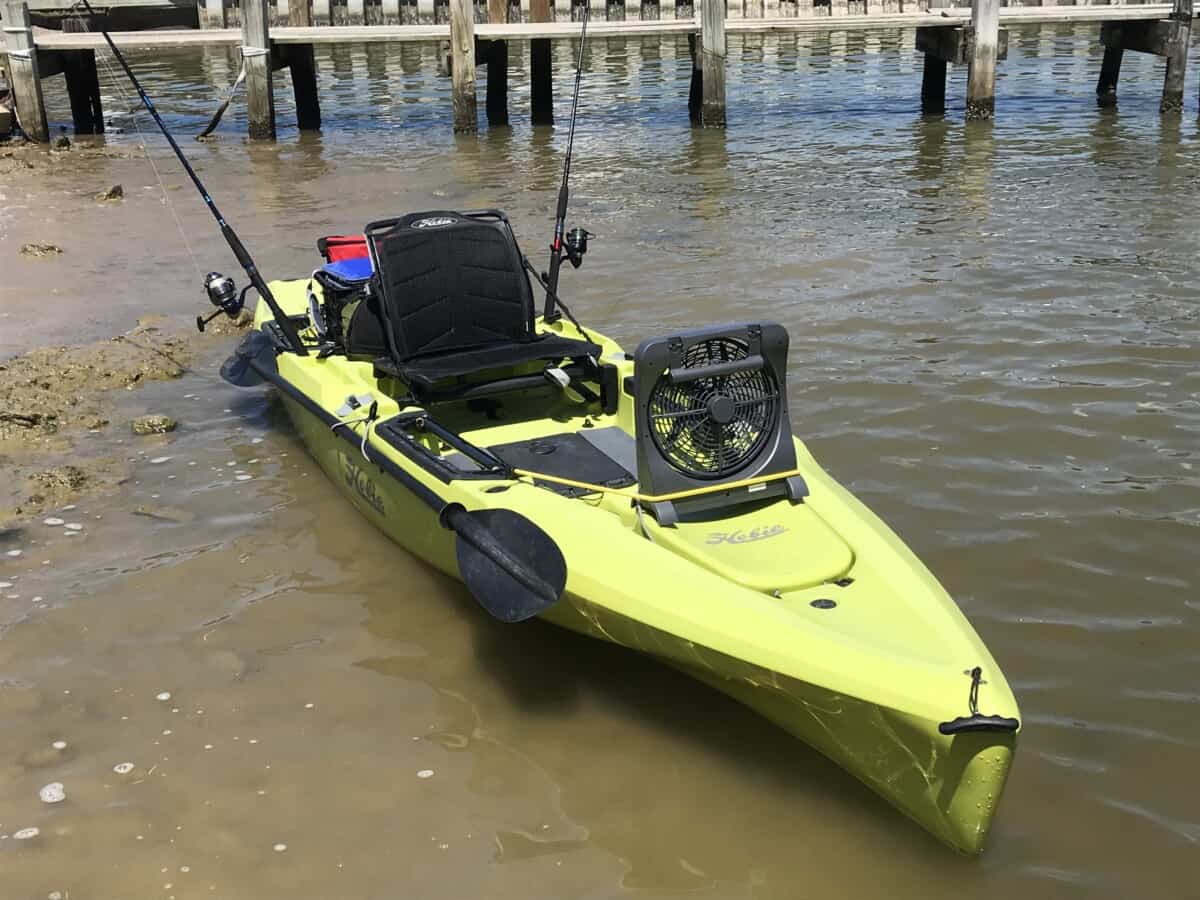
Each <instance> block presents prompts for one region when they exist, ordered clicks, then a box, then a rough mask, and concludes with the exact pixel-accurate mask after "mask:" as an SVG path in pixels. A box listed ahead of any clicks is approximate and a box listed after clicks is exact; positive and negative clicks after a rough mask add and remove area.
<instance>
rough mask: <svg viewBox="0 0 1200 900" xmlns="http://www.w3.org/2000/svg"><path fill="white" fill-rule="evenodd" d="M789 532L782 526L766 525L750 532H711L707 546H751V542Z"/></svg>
mask: <svg viewBox="0 0 1200 900" xmlns="http://www.w3.org/2000/svg"><path fill="white" fill-rule="evenodd" d="M785 531H787V529H786V528H784V527H783V526H782V525H764V526H763V527H762V528H751V529H750V530H749V531H742V529H740V528H739V529H737V531H711V532H709V534H708V539H707V540H706V541H705V542H704V543H706V544H749V543H750V542H751V541H765V540H766V539H767V538H773V537H776V536H777V535H780V534H783V533H784V532H785Z"/></svg>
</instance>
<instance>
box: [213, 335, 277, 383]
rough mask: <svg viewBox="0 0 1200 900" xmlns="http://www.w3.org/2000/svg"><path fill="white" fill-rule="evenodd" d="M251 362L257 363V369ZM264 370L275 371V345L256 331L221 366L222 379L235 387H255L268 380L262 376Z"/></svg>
mask: <svg viewBox="0 0 1200 900" xmlns="http://www.w3.org/2000/svg"><path fill="white" fill-rule="evenodd" d="M251 362H257V364H258V365H257V368H256V367H255V366H252V365H251ZM263 370H265V371H273V370H275V345H274V344H272V343H271V339H270V338H269V337H267V336H266V335H265V334H263V333H262V332H261V331H258V330H257V329H255V330H254V331H251V332H250V333H249V334H247V335H246V336H245V337H244V338H242V342H241V343H240V344H238V346H237V349H236V350H234V351H233V354H232V355H231V356H230V357H229V359H227V360H225V362H224V363H222V364H221V377H222V378H224V379H225V380H226V381H228V382H229V383H230V384H232V385H234V386H235V387H254V386H255V385H259V384H262V383H263V382H265V381H266V380H267V379H266V378H264V377H263V376H262V374H260V371H263Z"/></svg>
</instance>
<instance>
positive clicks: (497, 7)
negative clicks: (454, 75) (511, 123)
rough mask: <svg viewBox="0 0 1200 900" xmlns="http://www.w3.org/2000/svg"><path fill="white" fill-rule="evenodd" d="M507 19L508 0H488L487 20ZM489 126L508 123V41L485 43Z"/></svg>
mask: <svg viewBox="0 0 1200 900" xmlns="http://www.w3.org/2000/svg"><path fill="white" fill-rule="evenodd" d="M507 21H508V0H488V22H489V23H490V24H492V25H503V24H504V23H505V22H507ZM485 109H486V111H487V121H488V125H489V126H499V125H507V124H508V41H491V42H490V43H488V45H487V100H486V102H485Z"/></svg>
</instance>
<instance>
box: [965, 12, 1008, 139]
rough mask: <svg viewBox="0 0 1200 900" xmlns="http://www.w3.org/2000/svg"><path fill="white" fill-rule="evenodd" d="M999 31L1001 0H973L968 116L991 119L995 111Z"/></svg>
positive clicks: (968, 76)
mask: <svg viewBox="0 0 1200 900" xmlns="http://www.w3.org/2000/svg"><path fill="white" fill-rule="evenodd" d="M999 32H1000V0H971V42H970V48H971V49H970V53H971V56H970V61H969V63H968V68H967V118H968V119H990V118H992V116H993V115H995V113H996V45H997V43H998V41H999Z"/></svg>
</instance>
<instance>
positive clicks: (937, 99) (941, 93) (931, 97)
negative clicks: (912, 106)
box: [921, 53, 946, 116]
mask: <svg viewBox="0 0 1200 900" xmlns="http://www.w3.org/2000/svg"><path fill="white" fill-rule="evenodd" d="M945 112H946V60H944V59H941V58H940V57H938V56H935V55H933V54H932V53H926V54H925V71H924V72H923V73H922V74H921V114H922V115H925V116H941V115H945Z"/></svg>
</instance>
